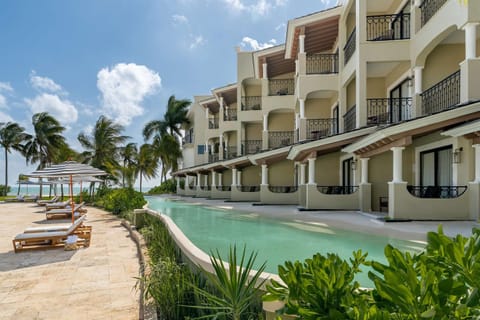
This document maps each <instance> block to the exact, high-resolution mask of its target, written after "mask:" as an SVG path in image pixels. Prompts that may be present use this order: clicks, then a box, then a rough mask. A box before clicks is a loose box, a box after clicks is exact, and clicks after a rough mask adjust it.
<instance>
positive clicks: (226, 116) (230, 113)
mask: <svg viewBox="0 0 480 320" xmlns="http://www.w3.org/2000/svg"><path fill="white" fill-rule="evenodd" d="M223 121H237V109H233V108H228V109H225V112H224V113H223Z"/></svg>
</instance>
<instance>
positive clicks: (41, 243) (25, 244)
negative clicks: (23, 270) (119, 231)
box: [12, 223, 92, 253]
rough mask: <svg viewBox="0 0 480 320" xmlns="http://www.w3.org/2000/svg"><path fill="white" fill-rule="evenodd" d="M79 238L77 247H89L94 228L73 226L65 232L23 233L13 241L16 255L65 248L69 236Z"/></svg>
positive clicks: (81, 225)
mask: <svg viewBox="0 0 480 320" xmlns="http://www.w3.org/2000/svg"><path fill="white" fill-rule="evenodd" d="M73 235H75V236H77V237H78V238H77V242H76V245H77V246H83V247H88V246H89V245H90V238H91V236H92V227H91V226H84V225H83V224H75V223H74V224H72V225H71V226H70V227H69V228H68V229H67V230H65V231H52V232H30V233H21V234H18V235H17V236H15V238H14V239H13V240H12V244H13V250H14V252H15V253H17V252H18V251H23V250H37V249H51V248H58V247H64V246H65V241H66V240H67V238H68V236H73Z"/></svg>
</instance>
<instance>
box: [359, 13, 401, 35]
mask: <svg viewBox="0 0 480 320" xmlns="http://www.w3.org/2000/svg"><path fill="white" fill-rule="evenodd" d="M402 39H410V14H409V13H400V14H393V15H392V14H391V15H381V16H368V17H367V40H368V41H387V40H402Z"/></svg>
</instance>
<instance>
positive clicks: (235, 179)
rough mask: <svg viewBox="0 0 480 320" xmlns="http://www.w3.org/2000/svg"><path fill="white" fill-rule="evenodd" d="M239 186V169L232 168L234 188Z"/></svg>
mask: <svg viewBox="0 0 480 320" xmlns="http://www.w3.org/2000/svg"><path fill="white" fill-rule="evenodd" d="M236 186H237V169H236V168H233V169H232V188H233V187H236Z"/></svg>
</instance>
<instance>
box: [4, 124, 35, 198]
mask: <svg viewBox="0 0 480 320" xmlns="http://www.w3.org/2000/svg"><path fill="white" fill-rule="evenodd" d="M29 138H30V136H29V135H28V134H26V133H25V128H23V127H21V126H20V125H19V124H18V123H15V122H7V123H0V146H2V147H3V148H4V150H5V188H4V189H3V190H4V195H5V196H6V195H7V189H8V154H9V153H11V151H12V150H16V151H19V152H21V153H23V150H24V145H23V143H24V142H25V141H27V140H28V139H29Z"/></svg>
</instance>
